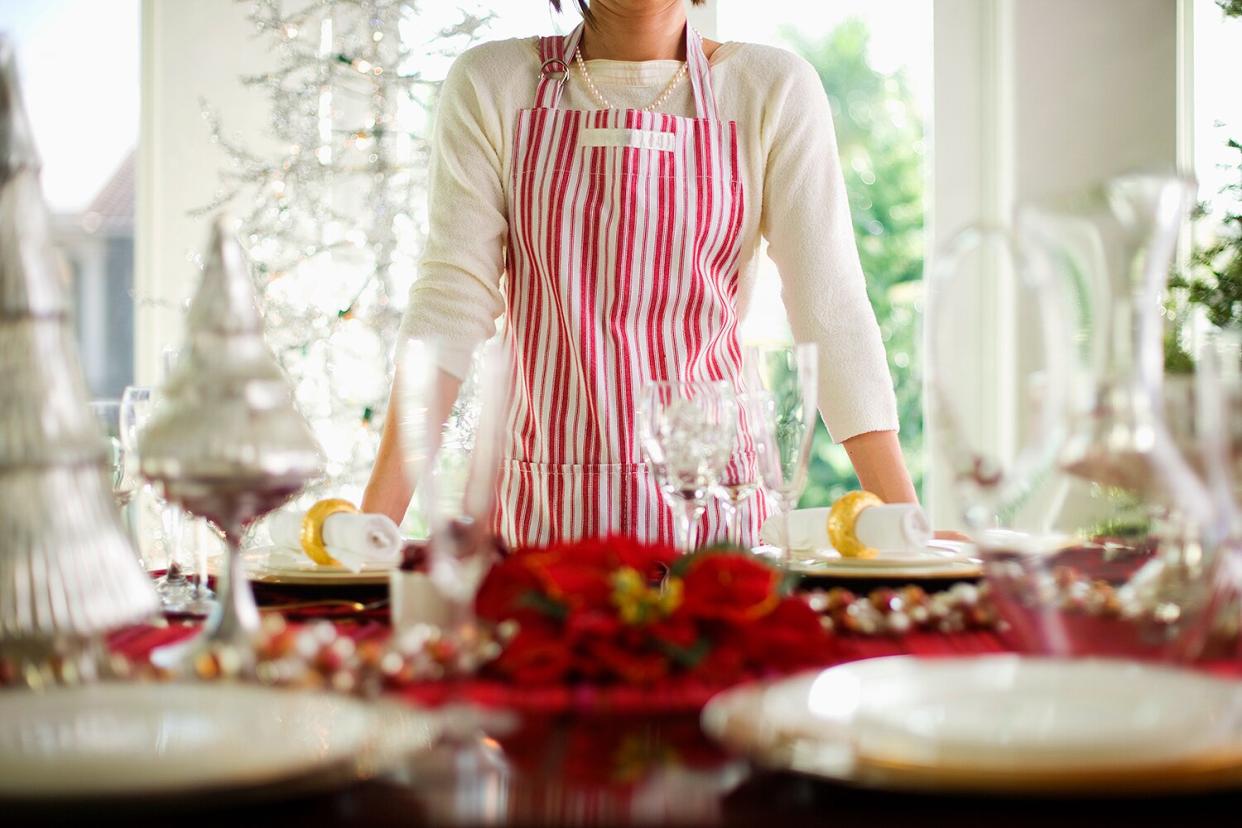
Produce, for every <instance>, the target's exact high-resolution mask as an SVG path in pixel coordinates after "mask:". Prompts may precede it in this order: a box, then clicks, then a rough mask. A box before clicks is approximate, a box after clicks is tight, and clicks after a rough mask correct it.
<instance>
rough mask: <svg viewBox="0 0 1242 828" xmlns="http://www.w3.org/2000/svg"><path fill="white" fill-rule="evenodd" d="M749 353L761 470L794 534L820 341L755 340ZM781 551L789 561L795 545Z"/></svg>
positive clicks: (748, 376)
mask: <svg viewBox="0 0 1242 828" xmlns="http://www.w3.org/2000/svg"><path fill="white" fill-rule="evenodd" d="M744 358H745V362H744V370H745V377H746V380H747V383H748V385H749V387H750V388H752V389H755V391H756V392H758V394H757V395H756V398H755V402H754V403H753V404H752V408H753V409H754V412H755V416H756V417H757V418H758V419H757V422H756V426H757V427H760V429H759V432H758V433H759V437H760V439H759V440H758V442H757V446H758V449H759V450H758V451H757V452H756V459H757V460H758V465H759V471H760V476H761V478H762V480H763V485H764V487H765V488H766V489H767V490H768V491H769V492H770V493H771V495H772V497H773V499H774V500H775V501H776V505H777V508H778V509H779V510H780V512H781V515H782V520H783V521H784V523H785V532H784V537H786V538H788V537H789V514H790V512H792V511H793V510H794V509H795V508H796V507H797V505H798V498H800V497H801V496H802V491H803V489H805V488H806V481H807V471H808V467H809V465H810V459H811V443H812V440H813V439H814V436H815V417H816V404H815V399H816V392H817V390H818V384H817V383H818V371H817V368H818V361H817V360H818V354H817V352H816V350H815V346H814V345H811V344H805V343H804V344H801V345H776V346H752V347H750V348H747V349H746V352H745V357H744ZM780 554H781V561H782V562H783V563H789V560H788V558H789V555H790V550H789V549H782V550H781V553H780Z"/></svg>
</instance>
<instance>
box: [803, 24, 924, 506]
mask: <svg viewBox="0 0 1242 828" xmlns="http://www.w3.org/2000/svg"><path fill="white" fill-rule="evenodd" d="M784 37H785V39H786V41H787V42H788V43H789V45H790V47H791V48H792V49H793V50H794V51H796V52H797V53H799V54H800V55H802V56H803V57H804V58H806V59H807V60H808V61H810V63H811V64H812V65H813V66H814V67H815V69H816V71H817V72H818V73H819V77H820V80H821V81H822V82H823V84H824V89H825V90H826V91H827V93H828V99H829V101H830V103H831V104H832V115H833V119H834V121H835V124H836V131H837V142H838V145H839V150H840V156H841V164H842V168H843V169H844V172H845V186H846V189H847V190H848V191H849V200H850V210H851V212H852V214H853V220H854V235H855V238H856V239H857V241H858V253H859V256H860V258H861V259H862V268H863V272H864V273H865V274H866V275H867V292H868V295H869V296H870V298H871V304H872V306H873V307H874V308H875V313H876V317H877V319H878V320H879V323H880V330H881V332H882V334H883V337H884V346H885V348H886V349H887V351H888V364H889V370H890V371H891V372H892V375H893V382H894V385H895V388H896V391H897V409H898V414H899V416H900V418H901V445H902V448H903V450H904V452H905V455H906V462H907V464H908V466H909V468H910V473H911V475H912V476H913V478H914V484H915V486H916V487H918V488H920V489H921V487H922V480H923V394H922V377H921V373H920V369H919V350H920V349H919V347H918V345H919V343H918V330H919V318H920V313H921V306H922V298H921V297H922V279H923V190H924V187H923V164H924V154H923V146H924V145H923V137H924V136H923V120H922V116H921V114H920V111H919V107H918V104H917V102H916V101H915V99H914V95H913V93H912V91H911V89H910V86H909V84H908V82H907V80H906V78H905V77H904V75H903V74H902V73H900V72H898V73H895V74H884V73H881V72H878V71H876V70H875V69H874V68H873V67H872V66H871V64H870V62H869V60H868V51H867V47H868V40H869V32H868V29H867V26H866V24H865V23H863V22H862V21H859V20H847V21H846V22H844V23H842V24H841V25H840V26H838V27H837V28H836V29H834V30H833V31H832V32H830V33H829V34H827V35H826V36H824V37H823V38H820V39H808V38H806V37H805V36H804V35H802V34H800V33H798V32H797V31H794V30H792V29H790V30H786V31H785V33H784ZM818 428H819V431H818V432H817V434H816V439H815V446H814V449H813V451H812V455H811V475H810V483H809V484H808V486H807V490H806V493H805V495H804V496H803V498H802V505H804V506H814V505H826V504H828V503H831V502H832V501H833V500H835V499H836V498H837V497H840V496H841V495H842V494H845V492H847V491H849V490H851V489H856V488H858V479H857V478H856V477H855V476H854V472H853V469H852V467H851V466H850V461H849V458H848V457H847V456H846V454H845V450H844V449H843V448H842V447H840V446H835V445H833V444H832V441H831V440H830V439H829V438H828V434H827V432H826V431H825V429H824V427H823V423H820V424H819V426H818Z"/></svg>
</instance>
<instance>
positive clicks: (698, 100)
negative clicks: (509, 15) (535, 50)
mask: <svg viewBox="0 0 1242 828" xmlns="http://www.w3.org/2000/svg"><path fill="white" fill-rule="evenodd" d="M585 25H586V24H585V23H579V24H578V25H577V26H576V27H575V28H574V30H573V31H572V32H570V33H569V34H567V35H565V36H564V37H559V36H552V37H541V38H539V61H540V66H539V85H538V87H536V89H535V109H556V108H557V106H559V105H560V102H561V93H562V92H563V91H564V89H565V81H566V80H567V79H568V78H569V66H570V64H571V63H573V61H574V55H575V54H576V53H577V51H578V44H580V43H581V42H582V31H583V27H584V26H585ZM685 38H686V74H687V75H689V76H690V88H691V90H692V91H693V93H694V108H695V111H696V112H697V113H698V116H699V117H700V118H707V119H708V120H712V121H714V120H716V119H717V118H716V96H715V95H714V94H713V93H712V74H711V66H710V65H709V64H708V62H707V56H706V55H704V54H703V38H702V37H701V36H700V35H699V33H698V32H697V31H695V29H694V28H693V27H692V26H691V25H690V24H689V23H687V24H686V29H685Z"/></svg>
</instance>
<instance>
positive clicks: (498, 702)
mask: <svg viewBox="0 0 1242 828" xmlns="http://www.w3.org/2000/svg"><path fill="white" fill-rule="evenodd" d="M814 585H815V586H816V587H822V586H824V584H823V582H821V581H818V580H817V581H816V582H815V584H814ZM850 586H851V588H855V589H856V588H858V585H857V584H850ZM868 586H871V584H868ZM922 586H923V587H924V588H925V589H927V590H929V591H930V590H935V589H942V588H944V587H945V586H947V584H946V583H944V582H935V583H927V584H922ZM255 592H256V598H257V600H258V602H259V605H260V607H261V608H263V609H264V610H265V611H268V612H280V611H282V610H281V608H282V607H283V608H287V609H285V610H283V612H284V614H285V615H286V617H287V618H288V620H289V622H290V623H291V624H304V623H314V622H322V621H323V620H324V619H327V620H329V621H330V622H331V623H332V624H334V625H335V626H336V628H337V630H338V631H340V632H341V633H342V634H347V635H349V636H350V637H352V638H354V639H355V640H356V641H365V640H383V639H386V638H387V637H388V636H389V635H390V634H391V628H390V626H389V619H388V610H387V605H386V601H385V596H386V587H384V586H382V585H381V586H371V587H353V588H351V590H350V591H349V592H348V594H347V595H342V593H341V592H340V590H318V591H317V590H310V591H308V590H306V589H289V588H287V587H284V588H282V587H279V586H271V585H262V584H256V585H255ZM199 624H200V622H199V621H197V620H195V619H186V618H179V617H177V616H169V617H167V618H166V619H165V620H164V622H163V623H157V624H148V625H143V626H139V627H133V628H128V629H125V630H122V631H119V632H117V633H116V634H115V635H113V636H112V637H111V639H110V642H109V644H110V646H111V648H112V649H113V651H114V652H116V653H118V654H121V655H124V656H126V657H128V658H130V659H137V660H141V659H143V658H145V657H146V656H147V655H148V654H149V653H150V652H151V651H152V650H153V649H155V648H156V647H159V646H161V645H164V644H169V643H173V642H176V641H179V640H182V639H184V638H186V637H188V636H190V635H192V634H193V633H194V632H195V631H196V630H197V629H198V626H199ZM837 638H838V641H837V644H838V646H837V648H836V649H835V656H834V661H833V662H832V664H825V665H824V666H825V667H829V666H833V664H837V663H846V662H850V661H856V660H860V659H871V658H878V657H883V656H895V655H914V656H918V657H923V658H943V657H953V656H972V655H986V654H995V653H1005V652H1009V651H1011V645H1010V643H1009V642H1008V641H1007V640H1006V639H1005V637H1004V636H1003V634H1001V633H998V632H996V631H995V630H993V629H966V630H960V631H956V632H935V631H927V630H917V631H912V632H909V633H907V634H904V635H858V634H850V633H838V634H837ZM1213 671H1214V672H1216V673H1218V674H1222V675H1227V676H1232V677H1234V678H1237V679H1238V680H1239V682H1240V683H1239V692H1242V665H1237V664H1232V663H1230V664H1217V665H1213ZM391 692H392V694H393V695H395V696H396V697H397V698H400V699H402V700H403V701H406V702H408V703H409V704H412V705H416V706H420V707H427V708H429V709H442V708H443V707H444V705H446V703H451V704H454V705H457V706H458V707H459V708H460V709H461V710H465V711H471V712H470V713H469V720H470V722H471V724H470V725H469V726H465V727H462V728H460V731H459V732H457V733H455V734H453V735H450V736H449V737H447V738H444V739H442V740H441V741H440V742H439V743H438V744H437V745H436V746H435V747H434V748H432V749H430V750H427V751H423V752H419V753H417V754H415V755H412V756H410V757H408V758H405V759H403V760H401V761H400V762H399V763H397V764H396V765H394V766H392V767H391V768H390V769H388V770H386V771H385V772H384V773H382V774H381V775H379V776H375V777H372V778H368V779H366V780H364V781H357V782H353V783H351V784H347V785H344V786H339V785H334V786H332V787H330V788H326V789H319V788H316V787H315V786H313V785H311V786H308V787H303V788H299V787H298V786H297V785H292V786H289V788H288V789H286V790H282V791H280V792H278V793H277V792H273V791H270V790H269V791H264V792H262V795H257V796H256V795H254V793H253V792H250V793H242V792H239V793H237V794H236V795H231V794H230V793H229V792H213V793H211V794H210V795H209V796H199V797H190V796H186V797H173V798H168V799H159V800H151V799H133V800H123V799H105V800H102V801H99V800H96V801H80V802H61V803H47V802H38V803H34V802H10V803H3V802H0V813H3V814H6V816H5V817H4V819H3V822H4V823H5V824H7V825H15V826H16V825H38V824H64V823H65V822H67V821H82V822H88V821H89V822H95V821H98V820H100V819H102V818H104V817H105V816H106V820H105V822H106V823H107V824H123V825H134V826H138V825H153V826H154V825H159V826H187V825H211V826H217V828H218V827H219V826H232V825H237V826H243V825H259V826H265V828H277V826H290V828H294V827H296V828H306V826H320V825H322V826H379V825H403V826H417V825H520V826H543V825H635V824H646V825H688V826H689V825H769V826H773V828H775V826H801V825H867V826H888V825H906V826H924V825H928V826H930V825H953V826H963V825H986V826H1023V825H1044V824H1050V823H1055V824H1058V825H1088V824H1089V825H1102V824H1125V825H1180V824H1189V823H1191V822H1192V821H1193V822H1199V821H1209V820H1213V819H1220V820H1223V821H1222V822H1221V824H1232V823H1234V822H1236V820H1237V819H1238V815H1239V814H1242V790H1235V791H1232V792H1223V793H1211V794H1202V793H1199V794H1182V795H1150V796H1149V795H1144V794H1143V793H1142V792H1141V791H1140V792H1137V793H1135V792H1130V793H1128V794H1126V795H1125V796H1118V795H1109V794H1107V793H1104V792H1101V793H1100V794H1099V795H1090V796H1083V795H1075V796H1056V797H1036V796H1030V795H1020V796H1019V795H995V794H993V795H986V796H980V795H969V796H968V795H961V794H948V793H943V794H942V793H936V792H934V791H933V792H919V793H912V792H900V791H893V790H879V789H866V788H860V787H853V786H850V785H844V784H838V783H833V782H829V781H826V780H824V779H819V778H814V777H811V776H806V775H800V774H796V773H791V772H785V771H781V770H778V769H772V768H765V767H761V766H758V765H756V764H754V763H752V762H750V761H748V760H747V759H746V758H745V757H743V756H738V755H732V754H730V753H729V752H727V751H726V750H724V749H723V748H721V747H720V746H719V745H717V744H716V743H714V742H713V741H712V740H711V739H709V738H708V736H707V735H706V734H705V733H704V731H703V730H702V728H701V726H700V707H701V705H702V702H703V700H704V698H703V694H702V693H701V692H696V691H691V692H689V693H687V692H686V691H685V690H684V688H683V689H682V690H680V691H678V692H676V693H670V694H668V695H667V696H666V697H661V696H660V694H659V693H658V692H653V691H652V690H651V689H649V688H647V689H635V688H630V689H628V690H627V689H626V688H616V689H614V690H613V691H611V692H609V693H604V694H596V695H594V696H591V697H589V698H584V696H583V695H582V693H581V691H580V689H578V690H574V689H573V688H563V687H548V688H517V687H511V686H510V687H506V686H503V685H500V684H498V683H497V682H496V681H482V680H480V681H464V682H463V681H458V682H454V683H449V684H446V683H444V682H431V681H426V682H422V683H416V684H411V685H409V686H405V687H401V688H397V689H395V690H393V691H391ZM463 702H465V703H467V704H465V705H464V706H463ZM455 709H457V708H455Z"/></svg>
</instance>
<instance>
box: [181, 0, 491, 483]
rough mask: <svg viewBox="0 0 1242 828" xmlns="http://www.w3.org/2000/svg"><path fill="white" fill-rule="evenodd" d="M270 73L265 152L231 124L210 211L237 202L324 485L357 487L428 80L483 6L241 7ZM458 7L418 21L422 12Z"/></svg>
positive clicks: (382, 361) (420, 159)
mask: <svg viewBox="0 0 1242 828" xmlns="http://www.w3.org/2000/svg"><path fill="white" fill-rule="evenodd" d="M246 5H248V6H249V9H250V10H249V16H250V20H251V21H252V22H253V23H254V25H255V28H256V31H257V36H259V37H261V38H264V39H266V40H267V41H269V42H270V45H271V50H272V52H273V53H274V54H275V55H276V56H277V63H278V65H277V68H275V69H273V70H272V71H269V72H264V73H262V74H257V75H253V76H249V77H245V78H243V79H242V82H243V83H244V84H245V85H247V86H250V87H253V88H256V89H261V90H263V91H264V92H265V93H266V94H267V96H268V98H269V100H270V104H271V118H272V120H271V129H270V137H274V138H275V139H276V141H277V142H278V144H279V145H280V146H281V147H282V150H281V151H280V152H279V154H277V155H276V156H275V157H264V156H262V155H259V154H256V153H254V152H252V151H250V150H249V149H247V148H246V146H245V143H246V142H245V140H244V139H239V138H233V137H230V136H229V135H227V134H226V132H225V130H224V126H223V123H222V121H221V119H220V118H219V117H218V115H217V114H216V113H215V112H214V111H213V110H212V109H210V108H209V107H208V106H207V105H206V104H204V110H203V112H204V118H205V119H206V120H207V122H208V125H209V127H210V129H211V132H212V139H213V141H215V142H216V143H217V144H219V145H220V146H221V148H222V149H223V150H224V151H225V153H226V155H227V156H228V158H229V160H230V166H229V167H228V168H227V169H226V170H225V172H224V173H223V175H222V186H221V190H220V192H219V194H218V195H217V197H216V198H215V199H214V200H213V201H212V203H210V204H208V205H205V206H204V207H203V208H202V210H201V212H202V213H203V214H206V213H209V212H214V211H215V210H216V209H217V208H218V207H220V206H221V205H223V204H225V203H228V202H232V203H233V204H232V208H233V209H234V211H236V212H238V213H240V217H241V228H240V230H239V236H240V238H241V241H242V243H243V244H244V245H245V246H246V247H247V252H248V254H249V257H250V259H251V261H252V263H253V270H254V278H255V280H256V286H257V288H258V294H259V302H260V305H261V307H262V310H263V314H264V317H265V329H266V335H267V339H268V342H269V344H270V345H271V347H272V350H273V351H274V352H275V354H276V357H277V359H278V361H279V362H280V364H281V367H283V368H284V369H285V371H286V372H288V374H289V376H290V378H291V379H292V381H293V383H294V387H295V389H296V396H297V402H298V405H299V406H300V408H301V410H302V411H303V413H304V414H305V415H306V417H307V419H308V420H309V421H310V423H311V425H312V427H313V429H314V431H315V434H316V437H317V438H318V439H319V441H320V442H321V444H322V445H323V447H324V450H325V453H326V455H327V461H328V465H327V478H328V479H327V483H326V486H327V487H330V488H332V489H334V490H335V491H337V492H340V491H341V490H342V488H344V489H346V490H348V489H349V488H352V487H358V488H360V485H361V483H362V482H363V480H364V479H365V475H366V474H367V472H368V470H369V469H370V467H371V464H372V462H373V460H374V456H375V449H376V446H377V445H378V440H379V430H380V427H381V420H382V416H383V410H384V407H385V405H386V403H387V396H388V385H389V381H390V378H391V377H392V364H391V359H392V350H393V344H394V340H395V338H396V333H397V329H398V326H399V324H400V319H401V315H402V313H403V311H404V306H405V301H406V295H407V293H408V290H409V285H410V283H411V282H412V280H413V278H414V271H415V266H414V262H415V259H416V257H417V255H418V251H419V246H420V239H421V237H422V233H423V228H424V226H425V217H424V214H423V205H424V202H425V198H424V196H423V192H424V190H423V184H424V181H425V170H426V162H427V156H428V148H427V144H426V136H428V135H429V133H430V130H429V129H428V121H429V119H430V113H431V111H432V107H433V105H434V98H435V93H436V90H437V88H438V82H437V78H436V75H437V74H439V71H441V70H442V68H443V66H444V65H445V64H446V63H447V56H451V55H455V54H457V53H459V52H460V51H461V50H462V49H464V48H466V47H467V46H469V45H470V44H471V43H472V42H473V41H474V40H475V39H476V37H477V34H478V32H479V30H480V28H481V27H482V26H483V25H484V24H485V23H486V22H487V20H488V17H489V15H488V14H486V13H482V12H480V11H477V10H475V9H476V7H474V6H473V5H472V4H471V3H469V2H464V3H451V4H446V3H444V2H442V0H436V2H435V3H432V2H430V0H427V2H417V1H416V0H319V2H307V1H306V0H299V2H296V3H283V2H281V0H259V2H251V3H247V4H246ZM433 5H434V6H435V7H436V8H435V11H436V13H437V16H438V17H439V18H440V19H443V18H444V7H445V5H450V6H452V7H453V9H454V13H453V15H452V16H451V17H452V22H451V23H450V24H449V25H448V26H447V27H437V28H436V29H435V31H427V28H428V23H427V21H426V14H425V10H424V9H423V8H421V7H423V6H427V7H430V6H433Z"/></svg>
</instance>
